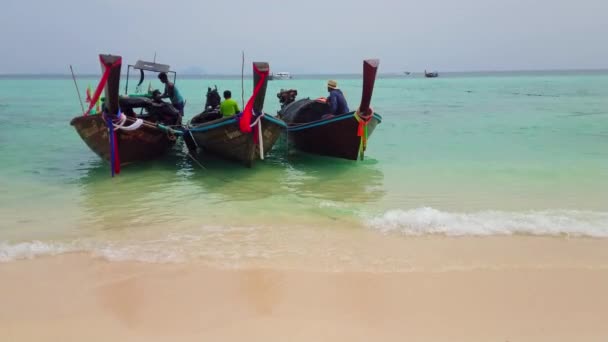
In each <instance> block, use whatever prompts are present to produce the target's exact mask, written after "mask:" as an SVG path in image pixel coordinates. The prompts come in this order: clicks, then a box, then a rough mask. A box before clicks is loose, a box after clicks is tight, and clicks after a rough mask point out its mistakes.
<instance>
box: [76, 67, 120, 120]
mask: <svg viewBox="0 0 608 342" xmlns="http://www.w3.org/2000/svg"><path fill="white" fill-rule="evenodd" d="M99 61H100V62H101V63H102V64H103V65H104V66H105V67H106V69H105V70H104V71H103V75H101V79H100V80H99V84H98V85H97V89H95V93H94V94H93V98H92V99H91V102H90V103H89V109H87V111H86V112H84V115H85V116H86V115H89V113H90V112H91V109H93V107H94V106H95V103H97V100H99V96H101V92H102V91H103V88H104V87H105V86H106V83H108V77H110V70H112V69H113V68H115V67H117V66H120V65H121V64H122V57H119V58H118V59H117V60H116V62H114V63H112V64H106V63H104V62H103V59H102V58H101V56H99Z"/></svg>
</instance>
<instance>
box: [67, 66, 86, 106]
mask: <svg viewBox="0 0 608 342" xmlns="http://www.w3.org/2000/svg"><path fill="white" fill-rule="evenodd" d="M70 71H71V72H72V79H73V80H74V86H75V87H76V93H78V102H80V108H82V113H84V105H83V104H82V97H80V90H79V89H78V84H77V83H76V76H75V75H74V69H72V64H70Z"/></svg>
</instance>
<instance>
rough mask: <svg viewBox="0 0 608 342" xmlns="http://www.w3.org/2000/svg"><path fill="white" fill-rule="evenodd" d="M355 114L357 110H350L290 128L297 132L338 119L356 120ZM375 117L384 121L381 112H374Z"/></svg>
mask: <svg viewBox="0 0 608 342" xmlns="http://www.w3.org/2000/svg"><path fill="white" fill-rule="evenodd" d="M354 114H355V112H350V113H346V114H342V115H340V116H336V117H333V118H331V119H325V120H317V121H313V122H310V123H305V124H301V125H298V126H292V127H289V128H288V130H289V131H290V132H296V131H301V130H304V129H308V128H313V127H319V126H323V125H327V124H330V123H332V122H336V121H342V120H348V119H350V118H352V119H353V120H354V117H353V115H354ZM374 118H375V119H376V120H378V123H380V122H382V117H381V116H380V115H379V114H376V113H374Z"/></svg>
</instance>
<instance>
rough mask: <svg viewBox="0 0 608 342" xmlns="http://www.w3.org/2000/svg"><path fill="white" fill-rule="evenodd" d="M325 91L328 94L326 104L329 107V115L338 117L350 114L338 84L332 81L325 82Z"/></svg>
mask: <svg viewBox="0 0 608 342" xmlns="http://www.w3.org/2000/svg"><path fill="white" fill-rule="evenodd" d="M327 91H328V92H329V96H328V97H327V104H328V105H329V108H330V111H331V114H333V115H340V114H345V113H348V112H350V109H348V103H346V98H345V97H344V94H343V93H342V90H340V89H338V82H336V81H334V80H329V81H327Z"/></svg>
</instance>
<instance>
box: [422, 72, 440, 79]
mask: <svg viewBox="0 0 608 342" xmlns="http://www.w3.org/2000/svg"><path fill="white" fill-rule="evenodd" d="M424 77H427V78H435V77H439V73H438V72H437V71H434V72H426V70H424Z"/></svg>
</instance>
